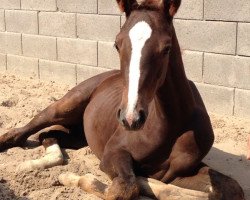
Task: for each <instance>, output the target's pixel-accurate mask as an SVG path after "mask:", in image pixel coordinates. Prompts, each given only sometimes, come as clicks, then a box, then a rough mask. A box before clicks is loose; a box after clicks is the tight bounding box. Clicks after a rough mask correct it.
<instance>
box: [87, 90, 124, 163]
mask: <svg viewBox="0 0 250 200" xmlns="http://www.w3.org/2000/svg"><path fill="white" fill-rule="evenodd" d="M120 99H121V92H120V91H119V90H117V91H116V90H115V89H114V88H112V87H110V88H107V89H106V90H103V91H101V92H97V93H95V95H94V97H93V98H92V99H91V101H90V103H89V104H88V106H87V107H86V110H85V112H84V132H85V135H86V139H87V142H88V145H89V146H90V148H91V149H92V151H93V152H94V153H95V155H96V156H97V157H98V158H99V159H101V157H102V154H103V151H104V148H105V145H106V143H107V142H108V140H109V139H110V137H111V136H112V135H113V133H114V132H115V130H116V129H117V126H118V121H117V118H116V115H117V110H118V107H119V105H120V102H121V100H120Z"/></svg>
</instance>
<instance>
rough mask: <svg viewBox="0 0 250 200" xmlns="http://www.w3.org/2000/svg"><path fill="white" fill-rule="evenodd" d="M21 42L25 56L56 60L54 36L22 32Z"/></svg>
mask: <svg viewBox="0 0 250 200" xmlns="http://www.w3.org/2000/svg"><path fill="white" fill-rule="evenodd" d="M22 43H23V54H24V55H25V56H30V57H35V58H43V59H49V60H56V55H57V54H56V38H54V37H48V36H41V35H26V34H23V37H22Z"/></svg>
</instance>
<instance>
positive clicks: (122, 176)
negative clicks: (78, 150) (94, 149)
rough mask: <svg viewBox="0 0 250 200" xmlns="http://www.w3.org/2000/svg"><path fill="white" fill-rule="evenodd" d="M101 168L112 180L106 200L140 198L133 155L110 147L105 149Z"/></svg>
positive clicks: (112, 146)
mask: <svg viewBox="0 0 250 200" xmlns="http://www.w3.org/2000/svg"><path fill="white" fill-rule="evenodd" d="M100 168H101V170H102V171H104V172H105V173H106V174H108V175H109V176H110V177H111V179H112V184H111V186H110V187H109V189H108V192H107V194H106V197H105V199H106V200H116V199H123V200H132V199H136V198H138V196H139V187H138V184H137V182H136V177H135V174H134V171H133V161H132V157H131V155H130V154H129V153H128V152H126V151H124V150H121V149H116V148H114V145H110V146H109V148H107V146H106V149H105V152H104V155H103V158H102V160H101V165H100Z"/></svg>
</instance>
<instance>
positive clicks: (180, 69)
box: [158, 31, 195, 122]
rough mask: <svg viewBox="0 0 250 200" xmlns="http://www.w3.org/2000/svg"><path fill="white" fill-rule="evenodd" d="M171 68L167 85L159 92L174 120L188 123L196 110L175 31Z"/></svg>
mask: <svg viewBox="0 0 250 200" xmlns="http://www.w3.org/2000/svg"><path fill="white" fill-rule="evenodd" d="M172 42H173V43H172V50H171V53H170V58H169V68H168V72H167V77H166V80H165V83H164V84H163V86H162V87H161V88H160V90H159V95H158V96H159V98H160V99H161V101H162V102H163V106H164V110H165V111H166V114H167V115H169V118H172V119H173V120H176V118H177V119H178V120H181V121H184V122H185V121H186V119H188V118H189V117H190V115H191V114H192V112H193V109H194V104H195V103H194V98H193V94H192V91H191V88H190V86H189V82H188V79H187V77H186V74H185V70H184V66H183V61H182V57H181V51H180V47H179V43H178V40H177V37H176V34H175V31H174V34H173V41H172Z"/></svg>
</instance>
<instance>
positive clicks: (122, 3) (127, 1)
mask: <svg viewBox="0 0 250 200" xmlns="http://www.w3.org/2000/svg"><path fill="white" fill-rule="evenodd" d="M116 2H117V3H118V6H119V8H120V10H121V12H125V14H126V17H128V16H129V15H130V13H131V12H132V10H133V9H134V8H136V7H137V6H138V3H137V1H136V0H116Z"/></svg>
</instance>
